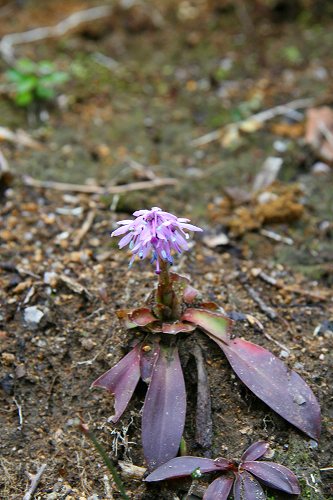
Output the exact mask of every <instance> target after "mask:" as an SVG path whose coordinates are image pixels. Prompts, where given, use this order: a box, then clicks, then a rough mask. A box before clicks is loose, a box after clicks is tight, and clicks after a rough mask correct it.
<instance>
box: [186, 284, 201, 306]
mask: <svg viewBox="0 0 333 500" xmlns="http://www.w3.org/2000/svg"><path fill="white" fill-rule="evenodd" d="M198 295H199V292H198V290H196V289H195V288H193V286H191V285H187V287H186V288H185V290H184V293H183V299H184V301H185V302H186V304H192V302H194V300H195V298H196V297H197V296H198Z"/></svg>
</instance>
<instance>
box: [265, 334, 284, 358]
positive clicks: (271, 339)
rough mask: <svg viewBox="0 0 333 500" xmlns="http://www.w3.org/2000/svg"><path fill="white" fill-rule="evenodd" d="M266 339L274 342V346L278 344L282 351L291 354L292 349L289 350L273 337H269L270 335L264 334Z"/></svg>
mask: <svg viewBox="0 0 333 500" xmlns="http://www.w3.org/2000/svg"><path fill="white" fill-rule="evenodd" d="M264 337H266V339H267V340H270V341H271V342H274V344H276V345H277V346H278V347H280V349H282V350H283V351H286V352H287V353H288V354H290V349H288V347H287V346H286V345H284V344H281V342H279V341H278V340H276V339H274V338H273V337H272V336H271V335H269V333H266V332H264Z"/></svg>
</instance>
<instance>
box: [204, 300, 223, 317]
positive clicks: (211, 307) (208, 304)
mask: <svg viewBox="0 0 333 500" xmlns="http://www.w3.org/2000/svg"><path fill="white" fill-rule="evenodd" d="M200 309H203V310H205V311H207V310H208V311H215V312H216V311H221V309H220V306H218V305H217V304H216V302H201V304H200ZM219 314H221V312H219ZM229 319H230V318H229Z"/></svg>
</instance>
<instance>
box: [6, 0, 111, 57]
mask: <svg viewBox="0 0 333 500" xmlns="http://www.w3.org/2000/svg"><path fill="white" fill-rule="evenodd" d="M111 12H112V9H111V6H109V5H102V6H100V7H93V8H91V9H86V10H81V11H79V12H74V14H71V15H70V16H68V17H66V18H65V19H63V20H62V21H60V22H59V23H58V24H56V25H54V26H45V27H42V28H35V29H32V30H29V31H24V32H23V33H10V34H8V35H5V36H4V37H3V38H2V40H1V41H0V53H1V54H2V57H3V58H4V60H5V61H6V62H7V63H9V64H12V63H13V61H14V60H15V56H14V46H15V45H20V44H23V43H31V42H37V41H38V40H45V39H46V38H58V37H61V36H63V35H64V34H65V33H67V31H70V30H71V29H73V28H76V27H77V26H79V25H80V24H82V23H86V22H88V21H95V20H96V19H101V18H103V17H106V16H108V15H110V14H111Z"/></svg>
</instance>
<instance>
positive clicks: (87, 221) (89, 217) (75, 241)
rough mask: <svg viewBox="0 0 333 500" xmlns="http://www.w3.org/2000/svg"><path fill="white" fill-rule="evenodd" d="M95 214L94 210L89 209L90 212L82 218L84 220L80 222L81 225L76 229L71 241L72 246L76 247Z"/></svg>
mask: <svg viewBox="0 0 333 500" xmlns="http://www.w3.org/2000/svg"><path fill="white" fill-rule="evenodd" d="M95 216H96V210H90V212H89V213H88V215H87V217H86V219H85V220H84V222H83V224H82V227H81V228H80V229H79V230H78V232H77V234H76V236H75V238H74V241H73V246H74V247H78V246H79V245H80V243H81V241H82V238H83V237H84V236H85V235H86V234H87V232H88V231H89V229H90V228H91V226H92V224H93V222H94V219H95Z"/></svg>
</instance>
